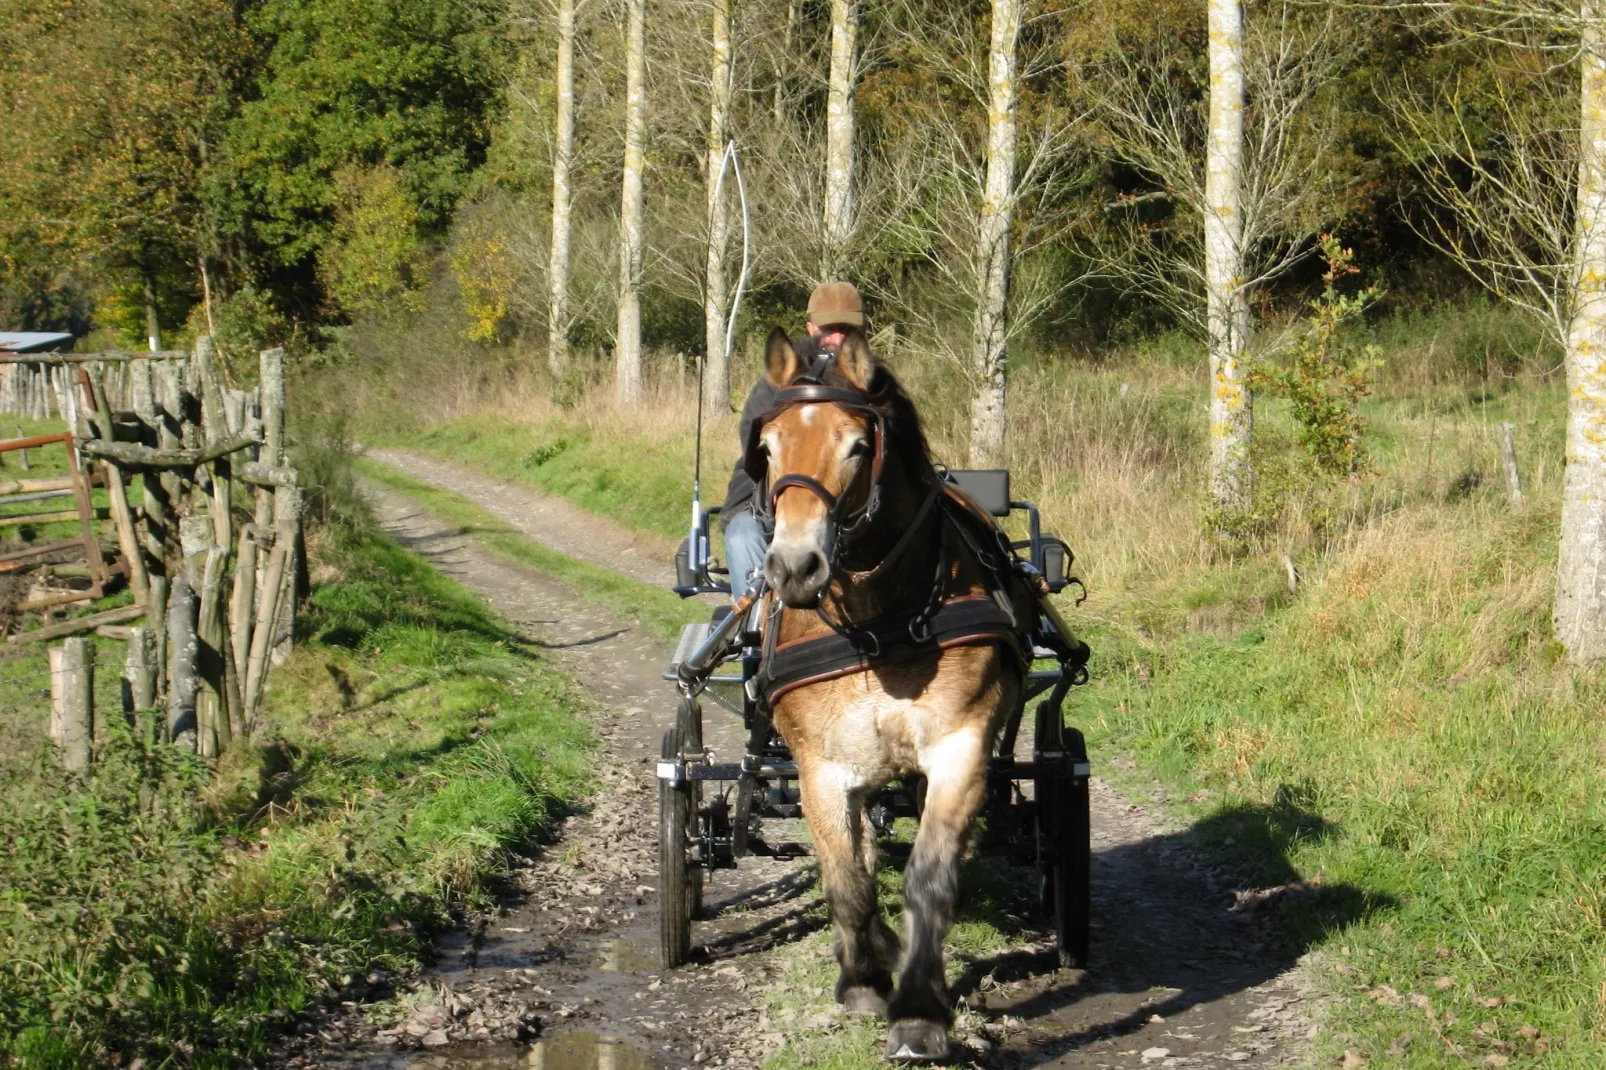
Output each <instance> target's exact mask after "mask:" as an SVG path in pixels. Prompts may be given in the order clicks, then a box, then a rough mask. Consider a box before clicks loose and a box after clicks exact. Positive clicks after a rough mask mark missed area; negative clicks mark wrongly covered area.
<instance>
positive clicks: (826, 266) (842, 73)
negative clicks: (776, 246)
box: [816, 0, 859, 282]
mask: <svg viewBox="0 0 1606 1070" xmlns="http://www.w3.org/2000/svg"><path fill="white" fill-rule="evenodd" d="M858 42H859V4H858V2H857V0H831V72H830V76H829V79H828V82H827V86H826V104H825V206H824V216H823V223H824V229H825V235H824V238H825V241H824V249H823V256H822V258H821V262H820V267H819V278H818V279H817V280H816V281H819V282H825V281H828V280H830V279H835V278H839V277H840V276H841V275H842V273H843V269H844V268H845V267H846V262H847V251H848V243H849V242H850V241H851V240H852V237H853V225H854V215H855V208H856V205H855V203H854V95H855V93H856V91H857V85H858V77H859V72H858V63H859V44H858Z"/></svg>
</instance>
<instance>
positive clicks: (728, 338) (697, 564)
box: [687, 141, 752, 576]
mask: <svg viewBox="0 0 1606 1070" xmlns="http://www.w3.org/2000/svg"><path fill="white" fill-rule="evenodd" d="M732 171H734V172H735V174H736V193H737V196H738V197H739V198H740V200H741V202H742V270H741V271H740V272H739V273H738V274H737V276H736V294H735V296H734V297H733V298H732V299H731V307H730V314H729V315H728V316H727V317H726V320H725V366H726V368H729V367H730V354H731V346H732V345H734V344H735V340H736V318H737V316H738V315H739V314H740V312H741V308H742V291H743V290H745V289H746V288H747V268H748V263H749V250H750V249H751V239H752V235H751V227H750V224H749V222H748V215H747V183H746V182H745V181H744V180H743V178H742V161H741V159H740V157H739V156H738V155H737V152H736V142H735V141H727V142H726V143H725V153H724V155H723V156H722V157H720V161H719V175H718V176H717V177H716V178H715V179H714V198H713V200H714V203H716V204H717V203H718V202H719V198H720V196H721V195H722V194H723V193H724V190H725V175H726V174H727V173H728V172H732ZM707 361H708V357H707V354H703V355H702V356H699V357H698V358H697V444H696V454H695V457H694V458H693V461H692V480H691V535H690V538H689V541H688V543H687V545H688V547H689V548H690V550H691V564H692V566H693V569H694V574H695V575H698V576H701V575H703V574H704V570H705V569H706V568H707V565H708V550H709V547H708V534H707V532H706V531H704V530H703V373H704V370H705V367H706V365H707Z"/></svg>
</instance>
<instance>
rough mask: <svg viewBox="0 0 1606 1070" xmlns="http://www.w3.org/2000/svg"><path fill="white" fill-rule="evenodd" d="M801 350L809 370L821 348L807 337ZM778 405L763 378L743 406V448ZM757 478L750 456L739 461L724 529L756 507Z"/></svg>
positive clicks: (723, 513)
mask: <svg viewBox="0 0 1606 1070" xmlns="http://www.w3.org/2000/svg"><path fill="white" fill-rule="evenodd" d="M794 344H795V346H796V348H797V355H798V359H800V360H801V361H802V362H803V366H804V367H805V368H806V367H808V366H809V365H810V364H812V363H813V362H814V358H815V357H817V356H819V353H820V348H819V346H818V345H817V344H816V343H815V341H814V339H813V338H812V337H807V336H805V337H804V339H803V341H801V342H798V343H794ZM774 404H775V388H774V387H773V386H771V385H770V380H769V376H767V375H760V376H759V377H758V382H756V383H754V384H753V389H752V390H751V391H749V392H748V395H747V401H745V402H744V403H743V404H742V420H741V423H740V424H739V425H738V427H737V431H736V433H737V434H738V435H740V436H741V437H740V438H739V439H738V440H737V441H738V442H740V443H741V446H742V449H744V450H745V449H746V448H747V436H748V434H749V431H750V429H751V428H752V426H753V421H754V420H756V419H758V418H759V417H760V416H763V415H764V414H765V413H766V412H768V411H769V410H770V407H771V406H772V405H774ZM753 491H754V487H753V479H752V477H751V476H749V475H748V474H747V468H746V457H738V458H736V470H735V471H734V472H732V473H731V481H730V484H729V486H727V487H726V488H725V508H724V509H722V510H720V513H719V523H720V526H721V527H726V526H728V525H729V524H730V521H731V517H733V516H735V515H736V513H737V512H739V511H740V510H742V509H751V508H752V507H753Z"/></svg>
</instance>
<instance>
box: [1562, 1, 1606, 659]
mask: <svg viewBox="0 0 1606 1070" xmlns="http://www.w3.org/2000/svg"><path fill="white" fill-rule="evenodd" d="M1580 11H1581V16H1582V18H1581V21H1582V24H1583V25H1582V45H1583V47H1582V49H1581V50H1580V52H1579V66H1580V71H1579V130H1578V207H1577V216H1576V224H1575V231H1576V234H1577V239H1576V246H1575V249H1574V261H1573V263H1574V268H1573V277H1574V280H1575V283H1574V285H1575V291H1574V298H1573V315H1572V323H1571V325H1570V327H1569V328H1568V331H1567V471H1566V476H1565V477H1564V479H1563V483H1562V497H1561V549H1560V556H1559V559H1558V561H1557V567H1556V606H1555V614H1554V617H1555V626H1556V638H1557V639H1559V640H1560V641H1561V645H1562V646H1563V647H1564V648H1565V649H1566V651H1567V654H1568V656H1569V657H1570V658H1572V659H1573V660H1574V661H1583V662H1587V661H1597V660H1599V659H1601V658H1603V657H1606V56H1603V55H1602V46H1603V44H1606V39H1603V34H1602V32H1601V31H1602V17H1603V15H1606V8H1603V6H1602V4H1601V0H1583V3H1582V4H1581V7H1580Z"/></svg>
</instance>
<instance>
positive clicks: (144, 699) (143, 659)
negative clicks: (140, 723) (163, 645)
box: [123, 625, 157, 714]
mask: <svg viewBox="0 0 1606 1070" xmlns="http://www.w3.org/2000/svg"><path fill="white" fill-rule="evenodd" d="M156 673H157V661H156V629H154V628H152V627H151V626H150V625H144V626H142V627H134V628H130V629H128V657H127V660H125V661H124V662H123V710H124V712H126V713H131V714H132V713H142V712H145V711H147V710H153V709H155V708H156Z"/></svg>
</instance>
